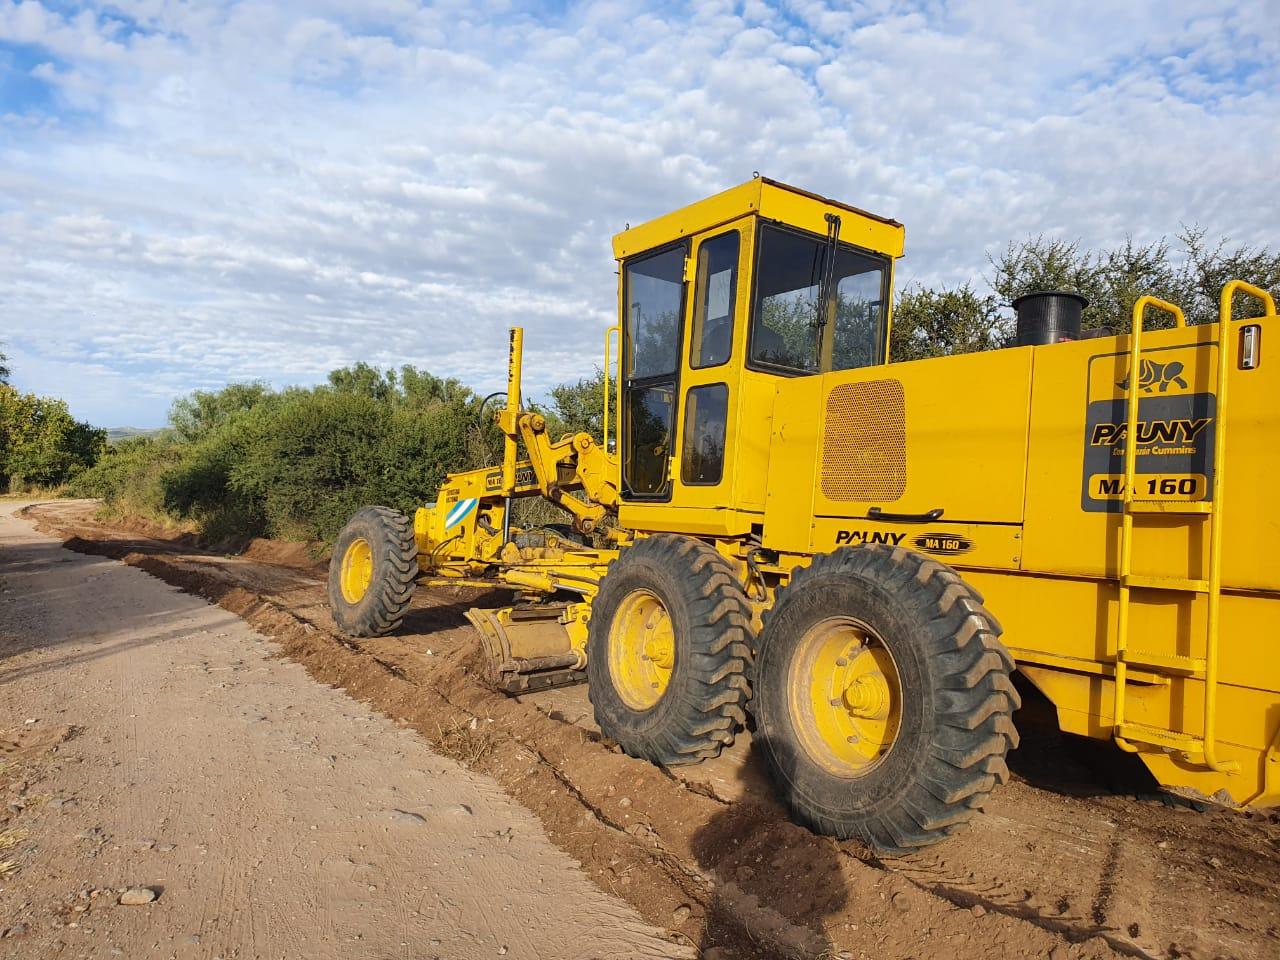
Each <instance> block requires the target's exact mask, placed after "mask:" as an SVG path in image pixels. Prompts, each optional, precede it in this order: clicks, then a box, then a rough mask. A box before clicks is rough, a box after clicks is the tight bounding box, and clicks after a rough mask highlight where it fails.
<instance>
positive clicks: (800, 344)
mask: <svg viewBox="0 0 1280 960" xmlns="http://www.w3.org/2000/svg"><path fill="white" fill-rule="evenodd" d="M759 244H760V249H759V254H758V260H757V266H756V289H755V300H754V303H753V304H752V314H751V318H752V319H751V349H750V360H751V365H752V366H756V367H762V368H766V369H772V370H776V371H778V372H779V373H786V374H790V375H799V374H808V373H819V372H826V371H829V370H851V369H854V368H855V367H866V366H871V365H872V364H876V363H880V362H882V360H883V358H884V339H883V338H884V305H885V280H886V275H887V272H888V271H887V267H888V261H887V260H886V259H885V258H883V257H877V256H873V255H871V254H868V253H864V252H862V251H858V250H855V249H853V248H852V247H848V246H845V245H843V244H838V245H837V246H836V248H835V251H836V252H835V264H834V267H833V269H832V272H831V293H830V295H829V296H828V298H827V305H826V310H825V311H824V312H825V314H826V315H825V316H819V302H818V301H819V299H820V290H821V286H822V278H823V275H824V273H825V271H826V269H827V257H828V256H829V253H828V250H829V249H830V248H829V246H828V244H827V243H825V242H824V241H823V240H822V239H821V238H818V237H814V236H811V235H809V234H805V233H799V232H797V231H795V230H789V229H785V228H782V227H778V226H772V225H764V226H763V227H762V228H761V230H760V240H759Z"/></svg>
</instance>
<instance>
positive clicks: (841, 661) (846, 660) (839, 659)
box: [836, 657, 849, 667]
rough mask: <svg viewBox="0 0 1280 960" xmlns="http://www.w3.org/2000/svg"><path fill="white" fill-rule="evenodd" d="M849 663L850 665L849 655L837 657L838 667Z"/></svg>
mask: <svg viewBox="0 0 1280 960" xmlns="http://www.w3.org/2000/svg"><path fill="white" fill-rule="evenodd" d="M848 665H849V658H848V657H836V666H837V667H847V666H848Z"/></svg>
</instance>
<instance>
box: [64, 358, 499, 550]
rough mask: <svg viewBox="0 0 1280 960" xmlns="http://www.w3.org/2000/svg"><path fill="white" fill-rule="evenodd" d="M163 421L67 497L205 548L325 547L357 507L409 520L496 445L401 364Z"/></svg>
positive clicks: (200, 402) (186, 406)
mask: <svg viewBox="0 0 1280 960" xmlns="http://www.w3.org/2000/svg"><path fill="white" fill-rule="evenodd" d="M170 421H171V425H172V426H171V429H170V430H168V431H166V433H165V434H164V435H163V436H161V437H157V438H150V439H143V440H130V441H125V442H122V443H120V444H117V445H116V446H115V447H114V448H112V450H111V452H110V454H109V455H108V456H107V457H105V458H104V459H103V461H102V462H101V463H99V464H98V466H97V467H95V468H94V469H93V470H90V471H89V472H88V473H87V474H85V475H84V476H83V477H82V478H81V479H80V480H79V482H77V483H76V484H75V485H74V488H73V491H74V492H75V493H77V494H79V495H82V496H98V497H101V498H102V499H103V500H105V501H106V503H107V504H108V505H109V506H110V507H111V508H112V509H114V510H116V511H118V512H120V513H127V514H132V515H135V516H141V517H145V518H148V519H156V520H166V521H168V522H170V523H180V524H185V525H191V526H193V527H195V528H198V529H199V530H200V531H201V533H202V534H203V536H204V538H205V539H206V540H210V541H225V540H228V539H237V538H238V539H243V538H247V537H253V536H272V537H280V538H285V539H301V540H313V539H315V540H324V541H332V540H333V539H334V538H335V537H336V536H337V533H338V531H339V530H340V529H341V528H342V526H343V525H344V524H345V523H346V522H347V519H348V518H349V517H350V516H351V514H353V513H354V512H355V511H356V510H358V509H359V508H360V507H362V506H367V505H369V504H386V505H388V506H394V507H397V508H399V509H401V510H404V511H405V512H407V513H412V512H413V510H414V509H415V508H416V507H418V506H419V505H421V504H422V503H424V502H429V501H433V500H434V499H435V491H436V489H437V488H438V487H439V484H440V482H441V481H442V480H443V479H444V475H445V474H446V473H447V472H450V471H457V470H464V469H467V468H468V467H469V466H472V465H479V464H481V463H493V462H497V461H496V459H495V458H496V457H498V456H500V455H501V449H502V445H501V438H500V437H499V436H498V433H497V430H496V428H495V427H494V426H493V425H492V423H490V422H488V419H487V417H486V418H485V419H482V418H481V411H480V403H479V400H478V398H477V397H476V396H475V394H474V393H472V392H471V391H470V390H468V389H467V388H465V387H463V386H462V385H461V384H459V383H458V382H457V381H456V380H442V379H440V378H438V377H433V376H431V375H430V374H428V373H425V372H423V371H418V370H415V369H414V368H412V367H405V368H403V369H402V370H400V371H398V372H397V371H381V370H376V369H374V368H372V367H368V366H366V365H363V364H361V365H357V366H355V367H351V368H347V369H344V370H337V371H334V372H333V373H332V374H331V375H330V377H329V383H328V384H326V385H324V386H320V387H315V388H312V389H291V390H287V391H284V392H283V393H274V392H272V391H271V390H269V389H267V388H266V387H264V386H262V385H261V384H233V385H232V386H230V387H227V388H226V389H225V390H221V391H215V392H204V391H202V392H198V393H195V394H193V395H192V396H191V397H188V398H186V399H184V400H180V401H178V402H177V403H175V404H174V406H173V410H172V412H171V414H170Z"/></svg>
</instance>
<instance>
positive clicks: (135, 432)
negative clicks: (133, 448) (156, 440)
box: [107, 427, 160, 443]
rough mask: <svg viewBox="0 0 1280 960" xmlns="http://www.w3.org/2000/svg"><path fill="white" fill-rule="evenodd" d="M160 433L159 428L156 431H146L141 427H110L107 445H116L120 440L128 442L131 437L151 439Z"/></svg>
mask: <svg viewBox="0 0 1280 960" xmlns="http://www.w3.org/2000/svg"><path fill="white" fill-rule="evenodd" d="M159 432H160V430H159V428H157V429H154V430H144V429H142V428H141V427H108V428H107V443H115V442H116V441H118V440H127V439H128V438H129V437H150V436H154V435H155V434H157V433H159Z"/></svg>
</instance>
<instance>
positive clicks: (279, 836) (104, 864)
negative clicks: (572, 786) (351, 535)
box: [0, 502, 693, 960]
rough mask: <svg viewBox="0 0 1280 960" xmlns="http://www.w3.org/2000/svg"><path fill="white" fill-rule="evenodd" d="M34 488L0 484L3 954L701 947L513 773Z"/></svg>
mask: <svg viewBox="0 0 1280 960" xmlns="http://www.w3.org/2000/svg"><path fill="white" fill-rule="evenodd" d="M19 506H21V504H15V503H13V502H6V503H2V504H0V738H2V746H3V749H4V754H3V757H2V759H3V772H0V784H2V785H3V786H2V788H0V789H2V790H3V794H4V804H5V805H6V807H5V810H4V812H3V814H0V817H2V818H3V819H2V820H0V828H2V829H3V830H4V833H3V835H2V836H3V838H4V839H3V843H4V844H5V846H6V847H8V849H6V850H3V851H0V861H8V862H9V864H10V866H9V867H8V868H7V869H5V870H4V872H5V873H7V874H8V875H7V876H4V877H3V878H2V879H0V888H2V889H0V931H5V936H4V937H3V938H0V956H12V957H23V958H44V957H49V958H54V957H82V956H92V957H109V956H124V957H128V958H135V957H152V956H154V957H174V956H176V957H204V958H211V957H226V958H232V957H241V958H246V960H248V958H259V957H261V958H267V957H271V958H280V957H284V958H308V960H312V958H329V957H334V958H336V957H361V958H364V957H370V958H384V957H385V958H392V957H406V958H408V957H412V958H423V957H450V958H453V957H468V958H470V957H475V958H480V957H484V958H490V957H499V956H506V957H512V958H515V957H526V958H534V957H538V958H552V957H565V958H568V957H580V958H588V957H605V956H608V957H636V958H641V957H648V958H657V957H668V956H689V955H692V953H693V952H692V951H691V950H690V949H688V948H687V947H681V946H678V945H676V944H675V943H672V942H671V940H670V937H669V936H664V935H663V934H662V932H661V931H658V930H656V929H654V928H653V927H651V926H649V925H648V924H646V923H644V922H643V921H642V920H641V919H640V917H639V916H638V915H637V913H636V911H635V910H634V909H633V908H631V907H630V906H628V905H627V904H625V903H624V902H622V901H621V900H619V899H617V898H615V897H611V896H609V895H607V894H605V893H604V892H602V891H601V890H600V889H599V888H598V887H597V886H595V885H593V884H592V883H590V882H589V881H588V880H587V879H586V878H585V877H584V875H583V873H582V871H581V869H580V868H579V867H578V866H577V865H576V864H575V863H574V862H573V861H572V860H571V859H570V858H569V857H568V856H567V855H566V854H565V853H563V852H562V851H561V850H560V849H558V848H557V847H555V846H554V845H553V844H552V843H551V842H549V841H548V839H547V837H546V835H545V833H544V831H543V829H542V827H541V825H540V824H539V822H538V821H537V820H536V819H535V818H534V817H533V816H532V815H531V814H530V813H529V812H528V811H527V810H526V809H524V808H523V807H521V806H520V805H518V804H517V803H515V802H514V801H512V800H511V799H510V798H509V797H508V796H507V795H506V794H505V793H504V792H503V791H502V789H501V788H500V787H499V786H498V785H497V784H496V783H494V781H493V780H492V779H490V778H488V777H485V776H482V775H478V774H475V773H472V772H469V771H468V770H466V769H464V768H463V767H462V766H460V765H459V764H458V763H457V762H455V761H453V760H451V759H448V758H446V757H444V756H441V755H439V754H438V753H436V752H434V751H433V750H432V749H431V748H430V747H429V746H428V745H427V744H426V743H425V742H424V741H423V739H422V738H421V737H419V736H418V735H417V734H415V733H414V732H413V731H411V730H407V729H404V728H403V727H399V726H397V725H396V724H395V723H394V722H393V721H391V720H389V719H387V718H386V717H384V716H381V715H379V714H375V713H372V712H370V711H369V709H368V708H367V707H365V706H364V705H362V704H360V703H357V702H356V701H354V700H352V699H350V698H349V697H347V696H345V695H343V694H342V693H341V692H339V691H337V690H334V689H332V688H330V687H327V686H324V685H321V684H317V683H315V682H314V681H312V680H311V679H310V678H309V677H308V676H307V674H306V671H305V670H304V669H303V668H302V667H301V666H299V665H297V664H295V663H291V662H288V661H286V660H283V659H279V658H278V657H276V656H275V655H274V654H275V647H274V645H273V644H272V643H271V642H270V641H269V640H267V639H266V638H265V637H263V636H262V635H261V634H259V633H257V632H255V631H254V630H253V629H251V628H250V627H249V626H248V625H246V624H245V622H244V621H243V620H241V619H240V618H239V617H236V616H234V615H233V614H231V613H229V612H227V611H226V610H223V609H220V608H219V607H216V606H212V605H210V604H208V603H206V602H205V601H203V600H201V599H198V598H196V597H192V596H190V595H188V594H184V593H182V592H180V591H178V590H177V589H175V588H173V587H170V586H166V585H165V584H163V583H161V582H160V581H158V580H156V579H154V578H153V577H151V576H149V575H147V574H146V573H144V572H143V571H141V570H138V569H135V568H133V567H130V566H126V565H125V564H122V563H118V562H116V561H114V560H108V559H105V558H102V557H89V556H84V555H82V554H77V553H72V552H70V551H68V550H64V549H62V548H61V547H60V546H59V545H58V541H56V540H53V539H51V538H49V537H47V536H43V535H37V534H35V533H34V532H33V531H32V529H31V527H30V525H29V524H28V523H27V522H26V521H23V520H19V519H16V518H14V517H13V516H12V513H13V512H14V510H15V508H16V507H19ZM125 888H147V889H149V890H150V891H153V892H155V893H158V894H159V896H158V899H156V900H155V901H154V902H153V903H150V904H147V905H134V906H122V905H119V904H118V901H119V900H120V893H119V891H120V890H123V889H125Z"/></svg>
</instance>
